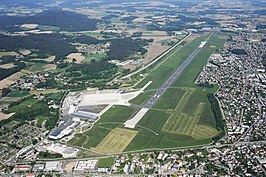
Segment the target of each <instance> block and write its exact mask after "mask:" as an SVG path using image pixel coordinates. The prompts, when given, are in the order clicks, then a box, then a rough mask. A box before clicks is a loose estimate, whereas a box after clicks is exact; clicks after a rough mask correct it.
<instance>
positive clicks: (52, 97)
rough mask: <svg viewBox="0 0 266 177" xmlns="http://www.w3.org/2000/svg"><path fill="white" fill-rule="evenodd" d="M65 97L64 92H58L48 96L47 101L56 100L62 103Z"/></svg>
mask: <svg viewBox="0 0 266 177" xmlns="http://www.w3.org/2000/svg"><path fill="white" fill-rule="evenodd" d="M63 96H64V92H58V93H51V94H48V96H47V97H46V99H48V100H56V101H61V99H62V98H63Z"/></svg>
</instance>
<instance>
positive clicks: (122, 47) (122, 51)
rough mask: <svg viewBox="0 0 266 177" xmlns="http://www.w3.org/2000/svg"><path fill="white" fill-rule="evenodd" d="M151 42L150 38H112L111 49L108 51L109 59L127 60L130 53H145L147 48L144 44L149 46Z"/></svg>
mask: <svg viewBox="0 0 266 177" xmlns="http://www.w3.org/2000/svg"><path fill="white" fill-rule="evenodd" d="M149 42H151V41H150V40H142V39H135V40H134V39H132V38H121V39H113V40H111V45H110V50H109V51H108V52H107V58H106V59H107V60H121V61H124V60H127V59H128V57H129V56H130V55H133V54H135V53H137V52H140V53H141V54H145V53H146V52H147V50H146V49H145V48H144V46H147V45H148V44H149Z"/></svg>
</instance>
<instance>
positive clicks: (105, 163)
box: [97, 157, 115, 168]
mask: <svg viewBox="0 0 266 177" xmlns="http://www.w3.org/2000/svg"><path fill="white" fill-rule="evenodd" d="M114 160H115V159H114V158H113V157H109V158H102V159H99V162H98V165H97V167H98V168H111V167H112V165H113V164H114Z"/></svg>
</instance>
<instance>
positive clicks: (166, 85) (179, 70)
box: [143, 41, 206, 109]
mask: <svg viewBox="0 0 266 177" xmlns="http://www.w3.org/2000/svg"><path fill="white" fill-rule="evenodd" d="M205 44H206V41H204V42H202V43H201V45H200V46H199V47H198V48H197V49H195V50H194V51H193V53H192V54H190V56H188V57H187V59H186V60H185V61H184V62H183V63H182V64H181V65H180V66H179V67H178V68H177V70H176V71H175V72H174V73H173V74H172V75H171V77H170V78H169V79H168V80H167V81H166V82H165V83H164V84H163V85H162V86H161V87H160V88H159V89H158V90H157V92H156V93H155V94H154V95H153V97H152V98H151V99H150V100H149V101H148V102H147V103H146V104H145V105H144V106H143V107H144V108H148V109H149V108H151V107H152V106H153V105H154V104H155V103H156V101H158V100H159V98H160V96H162V95H163V93H164V92H165V91H166V90H167V89H168V88H169V87H170V85H172V83H173V82H174V81H175V80H176V79H177V77H178V76H179V75H180V74H181V73H182V71H183V70H184V69H185V68H186V67H187V66H188V65H189V63H191V61H192V60H193V59H194V58H195V56H196V55H197V54H198V53H199V52H200V50H201V49H202V47H203V46H204V45H205Z"/></svg>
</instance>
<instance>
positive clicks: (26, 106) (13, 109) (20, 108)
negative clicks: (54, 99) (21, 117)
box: [9, 98, 38, 112]
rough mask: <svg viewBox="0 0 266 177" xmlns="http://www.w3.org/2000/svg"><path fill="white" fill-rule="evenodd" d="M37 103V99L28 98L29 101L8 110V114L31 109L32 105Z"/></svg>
mask: <svg viewBox="0 0 266 177" xmlns="http://www.w3.org/2000/svg"><path fill="white" fill-rule="evenodd" d="M37 102H38V100H37V99H34V98H29V99H27V100H25V101H23V102H22V103H20V104H19V105H17V106H14V107H12V108H10V109H9V112H17V111H19V110H22V109H27V108H28V107H31V106H32V105H33V104H35V103H37Z"/></svg>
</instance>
